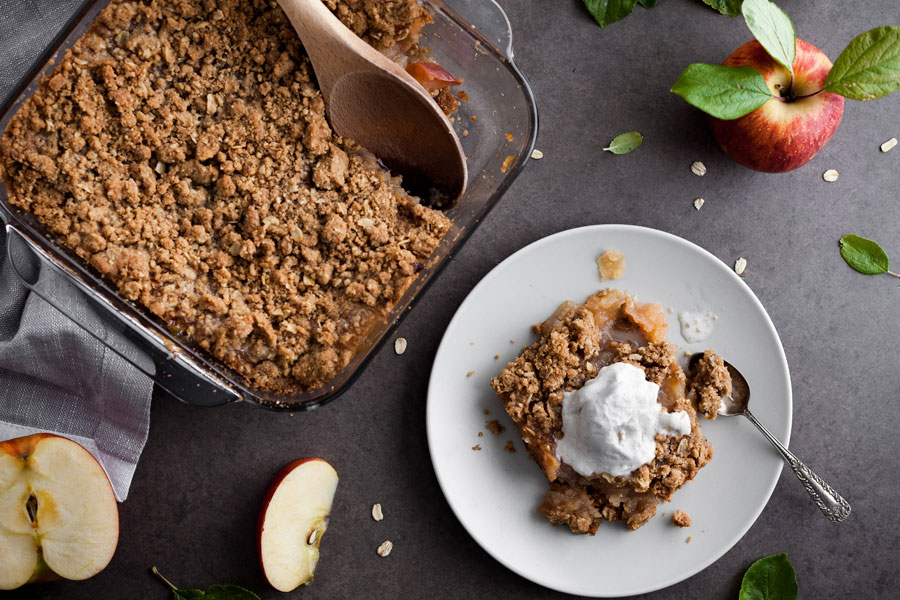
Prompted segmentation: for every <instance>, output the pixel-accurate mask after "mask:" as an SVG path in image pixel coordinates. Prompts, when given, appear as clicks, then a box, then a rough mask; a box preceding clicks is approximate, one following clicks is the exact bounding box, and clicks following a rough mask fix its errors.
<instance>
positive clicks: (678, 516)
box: [672, 510, 691, 527]
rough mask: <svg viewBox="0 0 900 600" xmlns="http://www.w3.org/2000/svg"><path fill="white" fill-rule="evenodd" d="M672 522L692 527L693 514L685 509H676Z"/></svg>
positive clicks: (679, 525)
mask: <svg viewBox="0 0 900 600" xmlns="http://www.w3.org/2000/svg"><path fill="white" fill-rule="evenodd" d="M672 524H673V525H675V526H676V527H690V526H691V515H689V514H687V513H686V512H684V511H683V510H676V511H675V512H674V513H672Z"/></svg>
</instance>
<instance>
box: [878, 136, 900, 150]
mask: <svg viewBox="0 0 900 600" xmlns="http://www.w3.org/2000/svg"><path fill="white" fill-rule="evenodd" d="M896 145H897V138H891V139H889V140H888V141H886V142H885V143H883V144H882V145H881V151H882V152H887V151H888V150H890V149H891V148H893V147H894V146H896Z"/></svg>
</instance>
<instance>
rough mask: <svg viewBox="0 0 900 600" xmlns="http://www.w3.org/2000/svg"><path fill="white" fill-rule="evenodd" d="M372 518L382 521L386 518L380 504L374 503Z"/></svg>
mask: <svg viewBox="0 0 900 600" xmlns="http://www.w3.org/2000/svg"><path fill="white" fill-rule="evenodd" d="M372 518H373V519H375V520H376V521H380V520H382V519H383V518H384V513H383V512H381V505H380V504H373V505H372Z"/></svg>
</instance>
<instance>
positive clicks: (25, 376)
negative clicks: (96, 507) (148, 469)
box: [0, 231, 153, 501]
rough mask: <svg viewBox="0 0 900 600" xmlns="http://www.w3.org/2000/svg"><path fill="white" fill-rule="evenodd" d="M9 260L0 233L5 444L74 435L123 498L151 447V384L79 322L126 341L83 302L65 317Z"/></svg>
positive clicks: (0, 409)
mask: <svg viewBox="0 0 900 600" xmlns="http://www.w3.org/2000/svg"><path fill="white" fill-rule="evenodd" d="M8 258H9V257H8V256H7V248H6V233H5V231H0V290H2V294H0V440H3V439H9V438H14V437H20V436H23V435H28V434H31V433H36V432H39V431H48V432H54V433H58V434H60V435H63V436H65V437H68V438H70V439H72V440H74V441H76V442H78V443H80V444H81V445H82V446H84V447H85V448H87V450H88V451H90V452H91V454H93V455H94V457H95V458H96V459H97V460H98V461H99V462H100V464H101V465H103V468H104V469H105V470H106V473H107V475H109V478H110V481H111V482H112V485H113V490H114V491H115V493H116V498H118V499H119V500H120V501H122V500H125V498H126V497H127V495H128V488H129V487H130V485H131V479H132V476H133V475H134V470H135V468H136V467H137V462H138V459H139V458H140V456H141V451H142V450H143V449H144V444H145V443H146V442H147V434H148V431H149V428H150V398H151V395H152V392H153V381H152V380H151V379H150V378H149V377H147V376H146V375H144V374H143V373H142V372H141V371H139V370H138V369H137V368H135V367H134V366H133V365H131V364H130V363H128V362H127V361H125V360H124V359H123V358H122V357H120V356H119V355H118V354H116V353H115V352H113V351H112V350H110V349H109V348H107V347H106V345H104V344H103V343H101V342H100V341H99V340H97V339H96V338H95V337H93V336H92V335H90V334H88V333H86V332H85V331H84V330H83V329H82V328H81V327H80V326H79V325H77V324H76V323H75V321H77V322H78V323H81V324H83V325H84V326H86V327H88V328H89V329H91V331H95V332H99V331H102V332H103V335H104V336H105V337H106V338H110V337H117V338H118V340H117V341H118V342H119V343H122V342H123V340H122V339H121V334H119V333H118V332H115V331H112V330H110V329H109V328H108V327H106V326H105V325H104V323H103V321H102V320H101V319H100V318H99V317H98V315H97V314H96V313H95V312H94V308H92V307H91V306H90V305H89V304H88V303H87V302H86V301H84V299H83V298H82V301H81V302H76V303H73V304H74V305H75V306H77V308H76V309H75V310H76V311H77V314H72V315H69V316H67V315H64V314H62V313H61V312H60V311H58V310H57V309H56V308H54V307H53V306H51V305H50V304H49V303H47V302H45V301H44V300H43V299H42V298H40V297H39V296H38V295H37V294H35V293H33V292H30V291H29V290H28V288H26V287H25V286H24V285H23V284H22V282H21V281H20V280H19V278H18V276H17V275H16V274H15V271H14V269H13V268H12V266H11V264H10V261H9V260H8ZM40 277H55V275H54V274H53V273H51V272H41V274H40ZM68 291H69V293H72V294H81V292H79V291H78V290H76V289H75V288H74V287H70V288H69V289H68ZM70 317H71V318H70Z"/></svg>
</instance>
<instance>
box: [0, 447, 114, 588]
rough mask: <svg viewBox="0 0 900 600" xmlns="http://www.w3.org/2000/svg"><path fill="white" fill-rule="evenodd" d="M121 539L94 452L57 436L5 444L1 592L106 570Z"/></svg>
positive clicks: (0, 454) (0, 472)
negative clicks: (28, 584)
mask: <svg viewBox="0 0 900 600" xmlns="http://www.w3.org/2000/svg"><path fill="white" fill-rule="evenodd" d="M118 541H119V509H118V506H117V505H116V497H115V495H114V494H113V490H112V486H111V485H110V483H109V479H108V478H107V477H106V473H105V472H104V471H103V468H102V467H101V466H100V464H99V463H98V462H97V461H96V460H95V459H94V457H93V456H91V454H90V452H88V451H87V450H85V449H84V448H82V447H81V446H80V445H79V444H77V443H75V442H73V441H71V440H68V439H66V438H64V437H60V436H58V435H53V434H49V433H37V434H34V435H29V436H27V437H21V438H16V439H14V440H8V441H5V442H0V590H12V589H15V588H17V587H19V586H21V585H24V584H26V583H32V582H37V581H46V580H48V579H57V578H60V577H61V578H63V579H76V580H80V579H87V578H88V577H93V576H94V575H96V574H97V573H99V572H100V571H102V570H103V569H104V568H105V567H106V565H108V564H109V561H110V560H111V559H112V556H113V553H114V552H115V550H116V544H118Z"/></svg>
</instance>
